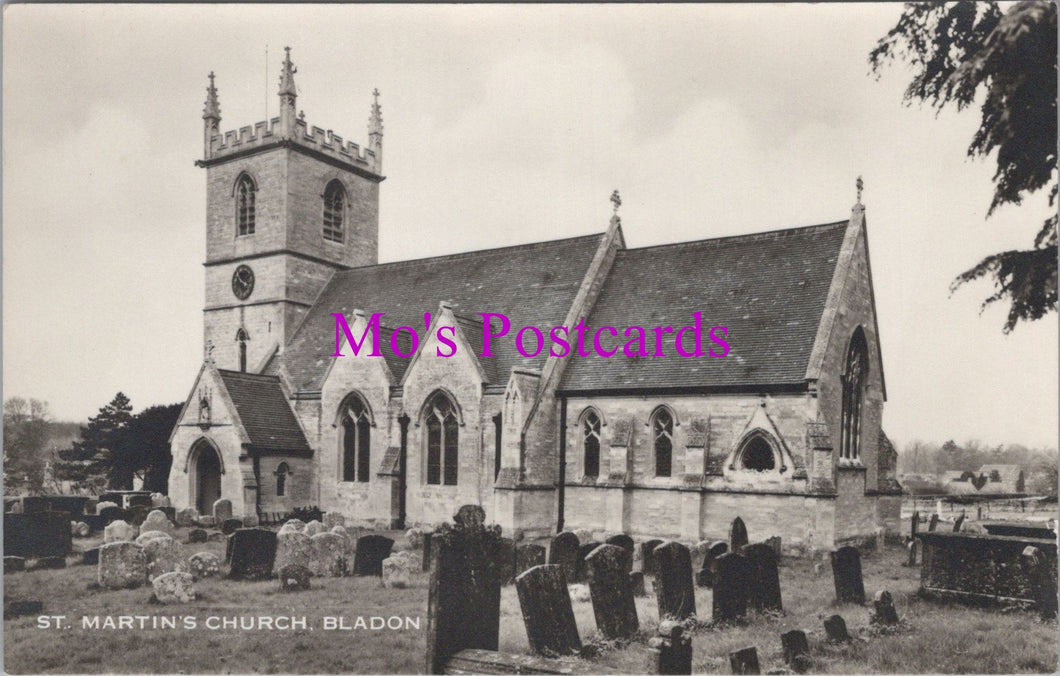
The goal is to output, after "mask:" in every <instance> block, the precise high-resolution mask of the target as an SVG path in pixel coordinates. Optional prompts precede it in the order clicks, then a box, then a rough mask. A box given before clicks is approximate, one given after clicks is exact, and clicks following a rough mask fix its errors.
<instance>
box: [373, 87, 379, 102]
mask: <svg viewBox="0 0 1060 676" xmlns="http://www.w3.org/2000/svg"><path fill="white" fill-rule="evenodd" d="M372 96H374V97H375V98H377V99H378V98H379V88H378V87H377V88H375V89H373V90H372Z"/></svg>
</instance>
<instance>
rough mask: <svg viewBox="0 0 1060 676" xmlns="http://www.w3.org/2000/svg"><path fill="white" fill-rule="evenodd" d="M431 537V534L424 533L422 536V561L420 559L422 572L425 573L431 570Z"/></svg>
mask: <svg viewBox="0 0 1060 676" xmlns="http://www.w3.org/2000/svg"><path fill="white" fill-rule="evenodd" d="M432 535H434V533H433V532H431V533H424V534H423V559H422V566H423V570H424V572H426V571H428V570H430V569H431V536H432Z"/></svg>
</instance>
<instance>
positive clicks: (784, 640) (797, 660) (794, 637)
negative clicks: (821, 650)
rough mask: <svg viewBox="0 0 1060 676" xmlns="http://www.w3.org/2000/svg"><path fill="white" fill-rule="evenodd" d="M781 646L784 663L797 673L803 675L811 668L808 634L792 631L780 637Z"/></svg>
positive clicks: (798, 630)
mask: <svg viewBox="0 0 1060 676" xmlns="http://www.w3.org/2000/svg"><path fill="white" fill-rule="evenodd" d="M780 645H781V647H782V648H783V650H784V663H785V664H787V665H788V666H790V667H791V668H792V670H793V671H795V672H796V673H799V674H802V673H805V672H806V671H808V670H809V667H810V642H809V641H808V640H807V639H806V632H804V631H802V630H800V629H792V630H791V631H786V632H784V633H783V634H781V635H780Z"/></svg>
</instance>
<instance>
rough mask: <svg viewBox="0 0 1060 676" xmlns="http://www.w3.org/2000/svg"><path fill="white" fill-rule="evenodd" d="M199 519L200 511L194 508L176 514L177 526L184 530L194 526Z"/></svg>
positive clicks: (186, 508)
mask: <svg viewBox="0 0 1060 676" xmlns="http://www.w3.org/2000/svg"><path fill="white" fill-rule="evenodd" d="M198 519H199V510H197V509H195V508H194V507H185V508H184V509H182V510H180V511H178V512H177V514H176V521H177V525H178V526H181V527H183V528H188V527H189V526H194V525H195V522H196V521H198Z"/></svg>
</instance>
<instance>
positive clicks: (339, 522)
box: [323, 512, 346, 530]
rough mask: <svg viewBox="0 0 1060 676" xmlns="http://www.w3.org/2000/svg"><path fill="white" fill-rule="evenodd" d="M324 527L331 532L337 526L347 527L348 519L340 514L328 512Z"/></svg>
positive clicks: (325, 516) (325, 515)
mask: <svg viewBox="0 0 1060 676" xmlns="http://www.w3.org/2000/svg"><path fill="white" fill-rule="evenodd" d="M323 520H324V526H325V527H326V528H327V529H328V530H331V529H332V528H334V527H335V526H342V527H343V528H345V527H346V517H345V516H343V515H342V514H340V513H339V512H327V513H325V514H324V519H323Z"/></svg>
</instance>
